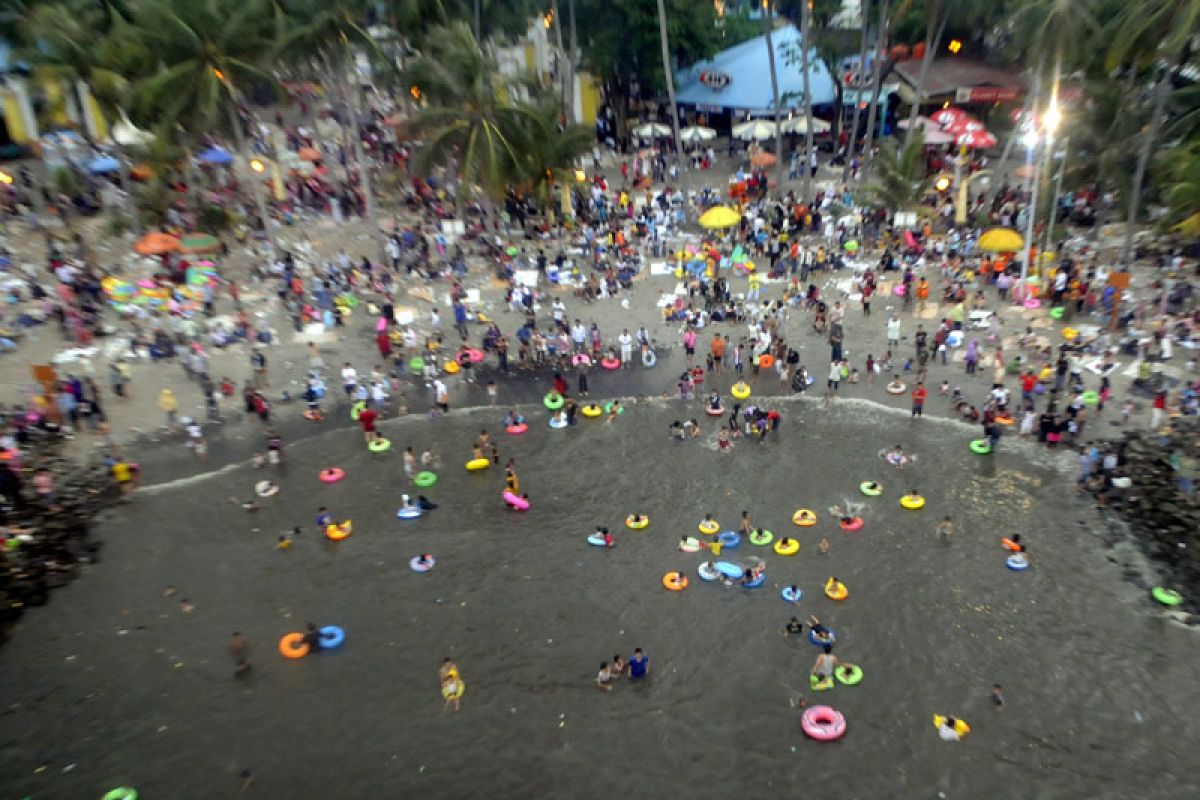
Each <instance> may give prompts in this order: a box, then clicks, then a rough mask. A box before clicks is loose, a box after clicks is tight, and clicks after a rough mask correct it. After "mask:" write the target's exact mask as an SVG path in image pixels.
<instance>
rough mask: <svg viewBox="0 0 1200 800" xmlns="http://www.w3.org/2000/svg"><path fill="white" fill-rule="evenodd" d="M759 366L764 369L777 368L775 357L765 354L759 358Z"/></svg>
mask: <svg viewBox="0 0 1200 800" xmlns="http://www.w3.org/2000/svg"><path fill="white" fill-rule="evenodd" d="M758 365H759V366H760V367H762V368H763V369H770V368H771V367H773V366H775V356H773V355H771V354H770V353H763V354H762V355H761V356H759V357H758Z"/></svg>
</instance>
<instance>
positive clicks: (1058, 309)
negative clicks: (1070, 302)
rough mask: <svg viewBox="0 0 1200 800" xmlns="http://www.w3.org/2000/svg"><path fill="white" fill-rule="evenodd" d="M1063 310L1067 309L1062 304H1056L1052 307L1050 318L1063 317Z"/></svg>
mask: <svg viewBox="0 0 1200 800" xmlns="http://www.w3.org/2000/svg"><path fill="white" fill-rule="evenodd" d="M1063 311H1065V309H1064V308H1063V307H1062V306H1055V307H1054V308H1052V309H1050V319H1062V318H1063Z"/></svg>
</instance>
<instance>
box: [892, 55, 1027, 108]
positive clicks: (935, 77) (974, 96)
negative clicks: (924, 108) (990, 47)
mask: <svg viewBox="0 0 1200 800" xmlns="http://www.w3.org/2000/svg"><path fill="white" fill-rule="evenodd" d="M895 73H896V75H897V76H898V77H899V78H900V80H901V84H900V98H901V99H902V100H903V101H904V102H906V103H908V104H909V105H913V104H914V103H915V104H917V105H926V104H931V103H939V104H940V103H942V102H945V101H949V102H951V103H959V104H963V105H968V104H975V105H991V104H993V103H1006V102H1013V101H1016V100H1019V99H1020V98H1021V97H1022V96H1023V95H1024V94H1025V81H1024V79H1023V78H1022V77H1021V75H1020V73H1017V72H1014V71H1012V70H1007V69H1000V68H999V67H992V66H989V65H987V64H984V63H981V62H979V61H972V60H971V59H969V58H958V57H953V58H935V59H934V60H933V62H932V63H931V64H930V65H929V75H928V76H927V77H926V79H925V86H924V87H923V91H922V93H921V96H920V97H917V91H916V89H917V84H918V83H919V82H920V80H921V61H920V59H915V58H914V59H912V60H910V61H901V62H900V63H898V64H897V65H896V67H895Z"/></svg>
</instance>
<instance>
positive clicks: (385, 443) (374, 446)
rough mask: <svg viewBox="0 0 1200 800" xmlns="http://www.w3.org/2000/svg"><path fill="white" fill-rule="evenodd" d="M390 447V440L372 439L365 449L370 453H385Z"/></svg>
mask: <svg viewBox="0 0 1200 800" xmlns="http://www.w3.org/2000/svg"><path fill="white" fill-rule="evenodd" d="M391 447H392V440H391V439H372V440H371V441H370V442H368V443H367V449H368V450H370V451H371V452H372V453H386V452H387V451H388V450H390V449H391Z"/></svg>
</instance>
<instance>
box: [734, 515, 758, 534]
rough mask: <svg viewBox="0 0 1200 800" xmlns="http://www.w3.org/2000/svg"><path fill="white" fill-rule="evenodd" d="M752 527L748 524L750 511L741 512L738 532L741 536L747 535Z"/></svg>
mask: <svg viewBox="0 0 1200 800" xmlns="http://www.w3.org/2000/svg"><path fill="white" fill-rule="evenodd" d="M752 530H754V527H753V526H752V525H751V524H750V512H749V511H743V512H742V527H740V528H738V533H740V534H741V535H742V536H749V535H750V532H751V531H752Z"/></svg>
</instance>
